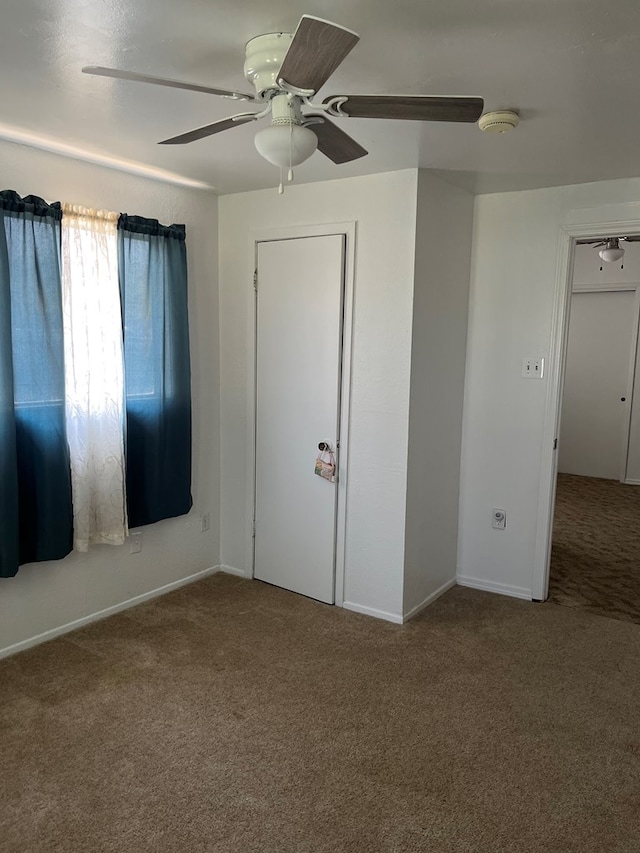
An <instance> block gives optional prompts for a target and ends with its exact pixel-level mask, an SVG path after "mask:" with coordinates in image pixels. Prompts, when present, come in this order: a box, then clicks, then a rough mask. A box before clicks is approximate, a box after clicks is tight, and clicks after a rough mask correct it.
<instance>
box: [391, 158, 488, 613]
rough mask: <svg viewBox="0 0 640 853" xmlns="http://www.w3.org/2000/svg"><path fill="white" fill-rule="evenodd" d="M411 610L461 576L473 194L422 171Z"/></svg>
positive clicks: (408, 581) (409, 544)
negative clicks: (462, 456)
mask: <svg viewBox="0 0 640 853" xmlns="http://www.w3.org/2000/svg"><path fill="white" fill-rule="evenodd" d="M417 215H418V218H417V227H416V258H415V260H416V263H415V286H414V297H413V335H412V353H411V400H410V416H409V465H408V484H407V520H406V553H405V584H404V612H405V615H408V614H410V613H411V612H412V611H415V610H416V609H418V608H420V606H421V605H422V604H423V603H424V602H425V601H429V600H430V599H431V597H432V596H434V595H437V593H438V592H439V591H441V590H443V589H446V588H447V586H449V585H452V584H453V583H455V578H456V556H457V546H458V503H459V485H460V445H461V440H462V402H463V392H464V371H465V351H466V338H467V314H468V305H469V272H470V263H471V237H472V224H473V196H472V195H470V194H469V193H467V192H465V191H464V190H461V189H458V188H457V187H453V186H450V185H449V184H447V183H445V182H444V181H442V180H440V179H439V178H437V177H434V176H432V175H430V174H429V173H428V172H425V171H420V173H419V180H418V208H417Z"/></svg>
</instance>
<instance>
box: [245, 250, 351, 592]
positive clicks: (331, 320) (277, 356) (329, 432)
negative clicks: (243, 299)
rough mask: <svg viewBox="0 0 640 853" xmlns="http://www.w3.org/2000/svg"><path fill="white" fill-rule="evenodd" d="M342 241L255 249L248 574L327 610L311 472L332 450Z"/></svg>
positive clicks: (323, 529)
mask: <svg viewBox="0 0 640 853" xmlns="http://www.w3.org/2000/svg"><path fill="white" fill-rule="evenodd" d="M344 251H345V237H344V235H340V234H335V235H329V236H319V237H304V238H300V239H291V240H278V241H270V242H264V243H259V244H258V277H257V313H256V495H255V569H254V575H255V577H256V578H258V579H259V580H263V581H267V582H268V583H272V584H275V585H277V586H281V587H284V588H285V589H289V590H292V591H293V592H298V593H302V594H303V595H307V596H309V597H310V598H315V599H318V600H319V601H324V602H327V603H329V604H332V603H333V602H334V576H335V537H336V504H337V486H336V484H334V483H331V482H329V481H328V480H325V479H323V478H321V477H319V476H317V475H316V474H315V473H314V467H315V460H316V456H317V454H318V445H319V443H320V442H327V443H329V444H330V445H331V447H332V448H334V450H335V449H336V447H337V443H338V441H339V434H338V430H339V411H340V378H341V356H342V353H341V349H342V313H343V294H344Z"/></svg>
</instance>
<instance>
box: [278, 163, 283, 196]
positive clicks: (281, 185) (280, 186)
mask: <svg viewBox="0 0 640 853" xmlns="http://www.w3.org/2000/svg"><path fill="white" fill-rule="evenodd" d="M283 177H284V169H283V168H282V166H281V167H280V185H279V187H278V192H279V193H280V195H282V194H283V193H284V186H283V183H282V179H283Z"/></svg>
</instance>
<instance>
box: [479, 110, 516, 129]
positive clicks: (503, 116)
mask: <svg viewBox="0 0 640 853" xmlns="http://www.w3.org/2000/svg"><path fill="white" fill-rule="evenodd" d="M519 124H520V116H519V115H518V113H517V112H515V111H514V110H496V111H495V112H492V113H485V114H484V115H481V116H480V118H479V119H478V127H479V128H480V130H485V131H487V133H506V132H507V131H508V130H513V129H514V128H516V127H517V126H518V125H519Z"/></svg>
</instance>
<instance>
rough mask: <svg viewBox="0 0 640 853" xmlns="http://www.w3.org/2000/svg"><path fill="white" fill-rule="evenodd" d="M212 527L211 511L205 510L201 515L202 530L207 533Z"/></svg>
mask: <svg viewBox="0 0 640 853" xmlns="http://www.w3.org/2000/svg"><path fill="white" fill-rule="evenodd" d="M210 527H211V513H209V512H203V513H202V515H201V516H200V530H201V531H202V532H203V533H206V532H207V530H209V529H210Z"/></svg>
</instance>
